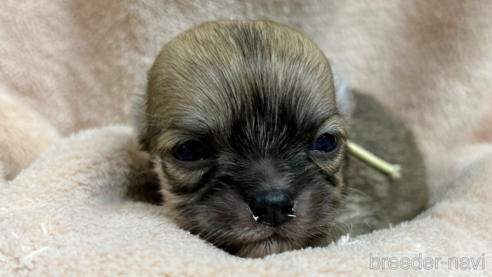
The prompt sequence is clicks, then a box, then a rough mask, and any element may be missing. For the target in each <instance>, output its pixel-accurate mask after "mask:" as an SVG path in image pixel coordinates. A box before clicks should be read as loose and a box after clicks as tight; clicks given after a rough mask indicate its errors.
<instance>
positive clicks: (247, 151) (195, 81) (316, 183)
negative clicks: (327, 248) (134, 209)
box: [140, 21, 425, 257]
mask: <svg viewBox="0 0 492 277" xmlns="http://www.w3.org/2000/svg"><path fill="white" fill-rule="evenodd" d="M148 77H149V80H148V86H147V94H146V99H147V101H146V103H145V113H144V114H143V117H144V119H143V122H142V123H141V130H140V132H141V134H140V141H141V144H142V147H143V149H145V150H147V151H149V152H150V154H151V156H152V160H153V162H154V167H155V170H156V172H157V174H158V176H159V179H160V182H161V192H162V194H163V196H164V206H165V208H166V211H167V214H168V215H169V216H170V217H172V218H173V219H174V221H175V222H176V223H177V224H178V225H179V226H180V227H181V228H184V229H187V230H190V231H191V232H192V233H194V234H197V235H199V236H201V237H202V238H204V239H206V240H208V241H210V242H212V243H214V244H215V245H217V246H219V247H221V248H224V249H225V250H227V251H228V252H230V253H234V254H236V255H239V256H247V257H262V256H265V255H268V254H272V253H279V252H283V251H287V250H292V249H298V248H302V247H307V246H316V245H320V244H322V243H323V242H324V241H327V239H334V238H336V237H338V236H339V234H338V233H339V230H337V227H339V226H340V223H343V224H349V223H350V222H348V221H347V220H345V219H341V218H347V215H348V214H349V212H350V211H349V210H347V207H349V206H350V205H352V208H353V206H356V208H355V209H353V210H355V211H356V212H355V214H356V216H355V217H354V216H349V217H348V219H349V220H357V223H359V222H362V221H364V220H367V219H368V218H371V220H372V219H373V221H374V224H369V225H368V226H369V227H370V228H368V229H369V230H372V229H374V228H379V227H381V226H386V225H387V222H389V221H391V222H397V221H400V220H402V219H408V218H410V217H412V216H414V215H415V214H416V212H418V211H420V209H421V208H422V199H419V201H418V203H416V204H417V205H416V207H417V208H415V207H413V206H412V207H411V208H409V209H408V208H406V207H404V208H403V210H405V211H402V212H401V213H400V211H399V210H398V207H399V206H398V205H397V204H396V206H391V209H393V210H395V207H396V211H398V212H395V213H394V214H395V215H394V216H392V217H391V218H390V220H389V221H388V220H386V219H387V216H386V215H385V216H382V217H380V216H377V215H375V214H374V213H368V214H364V213H361V211H366V210H367V209H365V207H366V206H364V205H366V204H367V203H368V201H369V203H371V202H370V201H371V200H374V199H372V198H371V196H368V197H369V199H365V200H364V201H362V202H361V203H360V204H357V203H358V202H357V201H347V203H348V204H349V205H345V209H344V210H342V213H341V214H340V208H341V207H342V198H350V199H358V197H357V196H353V195H351V194H350V193H347V192H348V190H347V189H345V188H344V182H343V181H342V175H344V178H345V179H347V180H350V179H351V175H350V174H349V175H347V174H345V173H346V172H349V171H348V170H349V169H350V168H351V167H350V166H345V170H344V171H343V173H342V165H343V163H344V160H345V162H346V163H347V164H348V165H352V164H357V165H359V164H358V163H357V162H355V163H354V162H350V161H348V162H347V159H349V158H348V157H347V155H346V154H345V153H346V151H345V140H346V139H347V122H346V120H345V119H344V117H343V116H342V114H341V113H340V111H339V108H338V107H337V102H336V100H337V99H336V96H335V91H334V84H333V77H332V72H331V68H330V65H329V63H328V61H327V60H326V58H325V56H324V55H323V54H322V53H321V51H320V50H319V49H318V47H317V46H316V45H315V44H314V43H313V42H312V41H311V40H309V39H308V38H307V37H305V36H304V35H302V34H301V33H299V32H297V31H295V30H293V29H290V28H288V27H285V26H283V25H280V24H278V23H274V22H268V21H221V22H212V23H207V24H204V25H200V26H198V27H195V28H192V29H190V30H189V31H187V32H185V33H183V34H182V35H180V36H178V37H177V38H175V39H173V40H172V41H171V42H169V43H168V44H167V45H166V46H165V47H164V48H163V49H162V51H161V52H160V54H159V55H158V57H157V59H156V61H155V62H154V65H153V67H152V69H151V71H150V73H149V76H148ZM354 122H357V121H354ZM393 127H396V128H401V126H393ZM324 133H330V134H333V135H334V136H335V137H336V138H337V140H338V145H337V148H336V149H335V150H334V151H332V152H331V153H318V152H316V151H312V150H311V148H310V147H311V146H312V143H313V141H314V140H315V139H316V138H317V137H319V136H320V135H322V134H324ZM381 135H382V136H387V134H386V133H379V134H378V133H376V135H375V136H374V138H372V139H376V138H377V137H380V136H381ZM390 137H391V136H390ZM410 137H411V136H410ZM188 140H196V141H200V142H202V143H203V144H204V145H206V146H207V147H208V148H210V149H212V150H213V152H214V154H215V156H214V157H215V158H214V159H211V160H207V161H200V162H191V163H190V162H183V161H180V160H177V159H176V158H174V157H173V155H172V151H173V149H174V148H175V147H176V146H177V145H179V144H180V143H184V142H185V141H188ZM376 140H377V139H376ZM411 142H413V141H411ZM395 143H396V145H399V143H400V142H395ZM404 143H406V142H404ZM406 146H407V147H408V146H409V145H408V144H406ZM410 147H412V148H414V149H415V145H413V144H411V145H410ZM415 153H417V154H418V150H415V151H413V152H412V153H410V154H415ZM383 157H384V155H383ZM419 158H420V156H418V157H417V160H418V159H419ZM409 161H413V160H412V159H409ZM418 162H420V161H418ZM370 174H373V175H374V172H371V173H370ZM377 174H379V173H378V172H376V175H377ZM354 176H357V178H358V179H359V180H362V183H360V182H359V183H357V182H354V184H356V185H357V186H354V187H353V188H352V189H353V190H354V191H356V192H358V193H360V190H359V188H358V187H359V186H360V185H361V184H362V185H369V186H375V185H377V184H372V183H367V182H363V180H364V176H362V177H361V176H359V175H357V174H354ZM357 178H354V179H357ZM361 178H362V179H361ZM378 180H382V182H387V179H385V177H384V176H383V177H379V179H378ZM419 180H420V179H419ZM348 184H351V183H350V182H348ZM265 188H282V189H288V190H289V191H291V192H292V193H293V194H294V195H295V212H296V218H295V219H294V220H291V221H289V222H287V223H285V224H283V225H281V226H278V227H270V226H262V225H260V224H259V223H258V222H256V221H254V220H253V218H252V216H251V210H249V208H248V204H247V199H248V196H249V195H250V194H251V193H252V192H254V191H258V190H262V189H265ZM418 189H421V187H419V188H418ZM412 192H414V191H412ZM393 196H394V197H398V193H396V194H392V195H390V197H393ZM362 198H364V197H362ZM385 199H386V200H387V198H385ZM395 199H398V198H395ZM378 200H379V199H376V201H378ZM386 200H385V201H386ZM424 200H425V199H424ZM385 201H381V203H386V202H385ZM389 202H392V203H393V202H395V201H389ZM396 202H397V201H396ZM354 203H355V204H354ZM378 203H379V202H377V203H374V205H373V206H377V207H379V204H378ZM383 205H386V204H383ZM410 205H411V204H410ZM371 207H372V206H371ZM374 211H378V212H377V214H378V215H379V214H383V213H380V212H379V209H374ZM393 219H394V220H393ZM354 226H355V225H354ZM339 229H340V228H339ZM362 229H364V228H362ZM362 229H361V231H357V232H354V233H356V234H357V233H362V232H364V231H367V230H365V229H364V230H362ZM341 233H343V232H341Z"/></svg>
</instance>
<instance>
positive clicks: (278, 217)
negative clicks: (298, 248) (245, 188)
mask: <svg viewBox="0 0 492 277" xmlns="http://www.w3.org/2000/svg"><path fill="white" fill-rule="evenodd" d="M249 207H250V208H251V211H252V212H253V218H254V219H255V220H256V221H258V222H259V223H261V224H265V225H268V226H274V227H276V226H279V225H281V224H283V223H284V222H286V221H287V220H289V219H291V218H294V217H295V214H294V211H293V208H294V197H293V196H292V194H291V193H290V192H289V191H287V190H283V189H274V190H267V191H259V192H256V193H254V194H253V195H252V196H251V198H250V201H249Z"/></svg>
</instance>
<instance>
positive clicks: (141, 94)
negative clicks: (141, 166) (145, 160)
mask: <svg viewBox="0 0 492 277" xmlns="http://www.w3.org/2000/svg"><path fill="white" fill-rule="evenodd" d="M148 75H149V70H147V71H146V72H145V73H144V74H141V75H140V76H139V80H138V81H137V85H136V86H135V91H134V92H133V96H132V102H133V111H132V112H133V120H132V123H133V124H132V125H133V128H134V130H135V132H136V133H137V134H138V140H139V144H140V148H141V149H142V150H144V151H148V145H147V142H146V141H147V117H146V112H147V82H148Z"/></svg>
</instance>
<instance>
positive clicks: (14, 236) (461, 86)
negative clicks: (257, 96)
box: [0, 0, 492, 276]
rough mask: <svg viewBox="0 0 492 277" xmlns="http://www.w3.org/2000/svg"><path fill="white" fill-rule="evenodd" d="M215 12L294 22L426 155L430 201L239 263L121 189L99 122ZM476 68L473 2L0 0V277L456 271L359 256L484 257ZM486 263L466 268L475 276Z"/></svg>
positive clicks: (484, 106) (125, 156) (122, 132)
mask: <svg viewBox="0 0 492 277" xmlns="http://www.w3.org/2000/svg"><path fill="white" fill-rule="evenodd" d="M224 18H231V19H255V18H258V19H270V20H275V21H279V22H281V23H284V24H287V25H289V26H292V27H294V28H296V29H298V30H300V31H303V32H305V33H306V34H307V35H308V36H310V37H311V38H313V39H314V40H315V41H316V42H317V43H318V45H319V46H320V48H321V49H322V50H323V51H324V52H325V54H326V55H327V56H328V58H329V59H330V60H332V61H334V62H335V64H336V65H337V67H338V69H339V71H340V72H341V74H342V75H343V76H344V78H345V79H346V80H347V82H348V84H349V85H350V86H351V87H354V88H356V89H358V90H359V91H362V92H365V93H368V94H371V95H373V96H375V97H376V98H377V99H379V100H380V101H381V102H383V104H385V105H386V106H387V107H389V108H390V109H391V110H392V111H394V112H395V114H397V115H398V116H401V117H402V118H403V119H404V120H405V121H406V122H407V123H408V125H409V126H410V127H411V128H412V129H413V130H414V132H415V134H416V137H417V139H418V141H419V143H420V146H421V149H422V151H423V152H424V155H425V158H426V164H427V167H428V170H429V189H430V193H431V195H430V196H431V197H430V203H429V209H428V210H427V211H425V212H424V213H423V214H422V215H420V216H419V217H417V218H415V219H414V220H412V221H410V222H406V223H403V224H400V225H397V226H395V227H394V228H391V229H386V230H380V231H377V232H374V233H371V234H368V235H364V236H360V237H355V238H347V237H344V238H343V239H341V240H340V241H339V242H337V243H334V244H332V245H330V246H328V247H326V248H316V249H303V250H299V251H293V252H288V253H283V254H280V255H274V256H270V257H267V258H265V259H257V260H251V259H241V258H237V257H234V256H230V255H228V254H226V253H224V252H223V251H221V250H219V249H216V248H215V247H213V246H211V245H209V244H207V243H206V242H204V241H202V240H200V239H198V238H196V237H195V236H192V235H190V234H189V233H187V232H186V231H183V230H180V229H178V228H176V226H175V225H174V224H173V223H171V222H170V221H169V220H168V219H166V218H165V217H163V216H162V215H161V214H160V208H159V207H156V206H151V205H149V204H145V203H141V202H136V201H134V200H132V199H131V198H129V197H128V193H127V191H128V190H130V191H131V188H134V187H136V186H137V187H138V186H139V184H138V182H137V181H135V180H138V178H136V175H138V171H139V169H141V167H142V166H143V165H144V163H145V159H146V156H145V154H144V153H140V152H138V151H137V146H136V143H135V138H134V137H135V134H133V133H132V131H131V129H130V128H129V127H127V126H117V127H115V126H113V127H111V126H109V125H112V124H121V125H129V121H130V113H131V94H132V92H133V89H134V87H135V84H136V83H137V82H138V78H139V76H141V75H142V72H145V71H146V70H147V69H148V68H149V67H150V65H151V64H152V62H153V59H154V58H155V56H156V54H157V53H158V51H159V50H160V48H161V47H162V46H163V44H164V43H166V42H167V41H169V40H170V39H171V38H172V37H174V36H176V35H177V34H179V33H180V32H182V31H184V30H185V29H187V28H189V27H191V26H193V25H195V24H198V23H201V22H204V21H210V20H216V19H224ZM491 72H492V2H490V1H485V0H481V1H480V0H477V1H444V0H441V1H438V0H435V1H424V0H421V1H379V0H378V1H376V0H375V1H350V0H349V1H322V0H319V1H311V0H309V1H301V0H291V1H252V0H251V1H239V0H231V1H222V2H219V1H210V2H204V1H198V0H196V1H191V0H185V1H177V0H176V1H151V0H142V1H133V0H132V1H125V0H123V1H95V0H89V1H85V0H84V1H82V0H73V1H62V0H49V1H48V0H39V1H13V0H5V1H2V2H1V3H0V169H1V170H0V172H2V176H3V178H0V276H4V275H5V276H10V275H14V276H15V275H21V276H27V275H30V276H43V275H46V276H47V275H49V276H61V275H63V276H65V275H67V274H68V275H76V276H88V275H97V276H114V275H116V274H123V275H147V276H166V275H167V276H209V275H222V276H277V275H278V276H299V275H305V276H317V275H327V274H330V273H347V274H353V275H358V274H361V273H363V274H364V275H370V274H374V275H376V274H381V273H386V274H394V273H397V274H409V275H415V274H419V273H422V272H423V271H431V273H432V274H433V275H443V276H444V275H448V274H453V273H454V274H457V275H459V274H463V273H466V272H467V271H464V270H462V269H455V267H454V265H453V266H452V269H451V270H450V269H448V266H447V265H443V264H439V267H438V269H433V270H426V269H421V270H413V269H409V270H402V269H397V270H389V269H387V266H386V269H384V270H383V269H379V270H374V269H371V268H370V265H371V264H370V262H371V259H370V257H371V254H372V257H380V258H382V257H396V258H398V259H401V258H403V257H409V258H414V257H418V256H419V253H421V254H422V256H423V257H432V258H437V257H442V259H443V260H447V259H448V258H449V257H458V258H461V257H469V258H474V259H475V260H476V259H478V258H480V257H485V259H487V255H489V254H490V253H487V250H489V249H492V238H491V236H490V232H491V230H492V223H491V222H492V218H491V217H492V215H491V214H490V213H489V211H490V209H491V204H490V200H489V199H491V194H492V192H491V191H492V190H491V189H490V188H491V182H490V180H491V178H492V144H491V143H490V141H491V140H492V129H491V128H490V126H491V125H490V124H491V123H492V112H491V109H490V106H491V104H492V93H491V92H490V87H492V78H490V74H491ZM93 127H98V128H96V129H93V130H87V131H82V132H80V133H78V134H77V135H75V136H72V135H71V134H72V133H74V132H79V131H81V130H84V129H88V128H93ZM50 146H51V148H49V147H50ZM47 148H49V149H48V150H46V149H47ZM45 150H46V152H44V153H43V154H41V155H40V153H41V152H43V151H45ZM39 155H40V156H39ZM38 156H39V157H38ZM23 169H24V171H22V172H21V170H23ZM19 172H21V173H19ZM137 177H138V176H137ZM10 180H12V181H10ZM482 253H484V255H485V256H482ZM372 265H373V266H374V265H375V263H373V264H372ZM487 265H488V264H486V265H485V269H481V266H482V265H481V264H480V265H479V266H478V268H477V270H474V269H473V268H472V269H471V270H469V271H471V272H478V273H480V272H479V271H482V273H483V271H485V273H487V272H489V274H490V271H488V269H487ZM471 266H472V265H471V263H470V267H471Z"/></svg>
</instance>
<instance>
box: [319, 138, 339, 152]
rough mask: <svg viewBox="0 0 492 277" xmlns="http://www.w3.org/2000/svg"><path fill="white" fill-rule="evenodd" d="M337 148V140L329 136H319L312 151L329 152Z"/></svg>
mask: <svg viewBox="0 0 492 277" xmlns="http://www.w3.org/2000/svg"><path fill="white" fill-rule="evenodd" d="M336 147H337V138H336V137H335V136H334V135H331V134H323V135H321V136H320V137H319V138H318V139H317V140H316V141H315V142H314V144H313V150H316V151H320V152H331V151H333V149H335V148H336Z"/></svg>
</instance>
